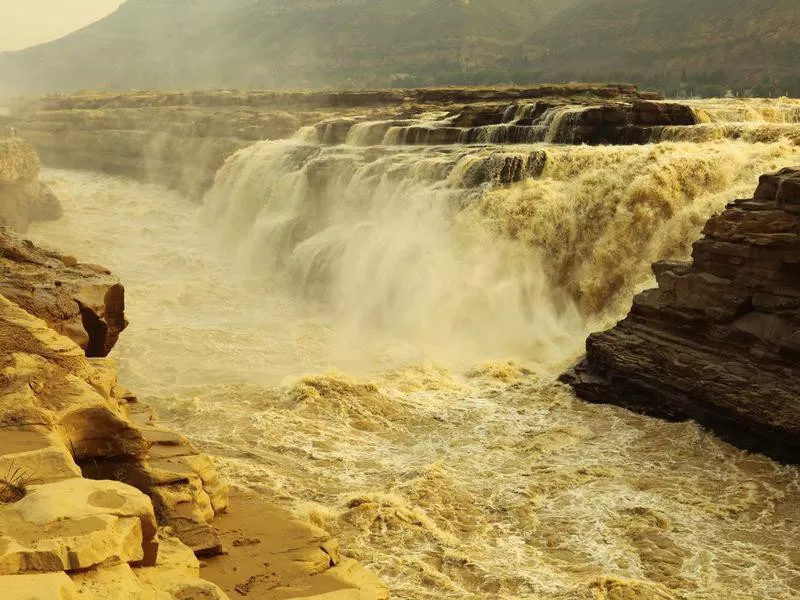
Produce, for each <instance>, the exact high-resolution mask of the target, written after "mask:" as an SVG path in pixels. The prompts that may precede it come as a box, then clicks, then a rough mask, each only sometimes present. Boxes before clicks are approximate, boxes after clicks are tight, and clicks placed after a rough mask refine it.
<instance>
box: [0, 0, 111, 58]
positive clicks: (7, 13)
mask: <svg viewBox="0 0 800 600" xmlns="http://www.w3.org/2000/svg"><path fill="white" fill-rule="evenodd" d="M122 2H123V0H0V50H17V49H19V48H26V47H27V46H33V45H35V44H40V43H42V42H47V41H50V40H54V39H56V38H59V37H61V36H63V35H66V34H68V33H71V32H73V31H75V30H76V29H80V28H81V27H83V26H84V25H88V24H89V23H91V22H92V21H96V20H97V19H99V18H101V17H104V16H106V15H107V14H109V13H111V12H114V10H115V9H116V8H117V7H118V6H119V5H120V4H122Z"/></svg>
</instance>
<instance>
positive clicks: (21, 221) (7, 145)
mask: <svg viewBox="0 0 800 600" xmlns="http://www.w3.org/2000/svg"><path fill="white" fill-rule="evenodd" d="M38 176H39V156H38V155H37V154H36V150H34V149H33V146H31V145H30V144H29V143H28V142H26V141H24V140H22V139H20V138H18V137H2V136H0V225H6V226H10V227H13V228H14V229H16V230H17V231H25V230H26V229H27V228H28V225H29V224H30V223H31V222H32V221H43V220H48V219H57V218H59V217H60V216H61V204H60V203H59V202H58V199H57V198H56V197H55V195H54V194H53V192H52V191H51V190H50V188H48V187H47V186H46V185H45V184H43V183H41V182H39V181H37V180H36V178H37V177H38Z"/></svg>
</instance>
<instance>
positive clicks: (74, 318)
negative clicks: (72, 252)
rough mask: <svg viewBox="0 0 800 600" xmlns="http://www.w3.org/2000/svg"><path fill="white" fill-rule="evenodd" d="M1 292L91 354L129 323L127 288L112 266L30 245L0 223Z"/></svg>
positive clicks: (104, 348)
mask: <svg viewBox="0 0 800 600" xmlns="http://www.w3.org/2000/svg"><path fill="white" fill-rule="evenodd" d="M0 272H1V273H2V279H0V294H2V295H3V296H5V297H6V298H8V299H9V300H11V301H12V302H15V303H16V304H18V305H19V306H21V307H22V308H24V309H25V310H26V311H28V312H29V313H31V314H32V315H35V316H37V317H39V318H40V319H43V320H44V321H46V322H47V324H48V325H50V327H52V328H53V329H55V330H56V331H57V332H59V333H61V334H62V335H65V336H67V337H69V338H70V339H71V340H72V341H73V342H75V343H76V344H78V345H79V346H80V347H81V348H83V350H84V351H85V353H86V355H87V356H89V357H102V356H106V355H108V353H109V352H110V351H111V348H112V347H113V346H114V344H115V343H116V341H117V338H118V337H119V334H120V333H121V332H122V330H124V329H125V327H126V326H127V321H126V320H125V290H124V288H123V287H122V285H121V284H120V283H119V281H118V280H117V278H116V277H114V276H113V275H112V274H111V273H110V271H108V270H106V269H105V268H103V267H99V266H96V265H86V264H81V263H78V261H77V260H76V259H75V258H74V257H72V256H63V255H61V254H59V253H57V252H54V251H51V250H44V249H41V248H38V247H36V246H34V245H33V244H32V243H31V242H29V241H27V240H25V239H23V238H22V237H20V236H19V235H17V234H15V233H14V232H12V231H11V230H9V229H8V228H0Z"/></svg>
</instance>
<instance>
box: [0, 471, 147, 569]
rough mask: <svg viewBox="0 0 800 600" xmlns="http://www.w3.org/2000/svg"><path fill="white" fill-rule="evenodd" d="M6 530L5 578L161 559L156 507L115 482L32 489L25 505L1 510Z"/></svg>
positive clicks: (0, 546) (0, 553)
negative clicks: (156, 542) (156, 546)
mask: <svg viewBox="0 0 800 600" xmlns="http://www.w3.org/2000/svg"><path fill="white" fill-rule="evenodd" d="M0 531H2V532H4V533H3V535H2V537H0V573H1V574H4V575H13V574H19V573H26V572H32V571H40V572H52V571H72V570H77V569H87V568H90V567H94V566H97V565H115V564H122V563H132V562H144V563H145V564H152V563H153V562H154V561H155V555H154V554H155V553H154V539H155V535H156V521H155V515H154V514H153V508H152V505H151V504H150V501H149V499H148V498H147V496H145V495H144V494H142V493H141V492H139V491H138V490H135V489H133V488H131V487H130V486H126V485H124V484H121V483H119V482H115V481H92V480H88V479H81V478H73V479H68V480H65V481H61V482H58V483H50V484H46V485H41V486H29V487H28V488H27V489H26V495H25V497H24V498H23V499H21V500H20V501H19V502H16V503H13V504H7V505H3V506H0Z"/></svg>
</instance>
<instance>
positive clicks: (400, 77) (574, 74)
mask: <svg viewBox="0 0 800 600" xmlns="http://www.w3.org/2000/svg"><path fill="white" fill-rule="evenodd" d="M797 2H798V0H735V1H731V0H669V2H666V1H664V0H128V1H127V2H125V4H123V5H122V6H121V7H120V8H119V10H117V11H116V12H115V13H114V14H112V15H110V16H108V17H106V18H105V19H102V20H100V21H98V22H97V23H94V24H92V25H90V26H88V27H86V28H84V29H82V30H80V31H77V32H75V33H73V34H71V35H69V36H67V37H64V38H62V39H60V40H56V41H53V42H50V43H47V44H43V45H41V46H36V47H33V48H29V49H26V50H22V51H18V52H9V53H4V54H0V93H2V92H6V93H8V92H29V93H30V92H36V93H41V92H48V91H59V90H60V91H72V90H76V89H82V88H92V89H94V88H98V87H108V88H111V89H123V90H124V89H131V88H162V89H163V88H195V87H198V88H210V87H240V88H309V87H312V88H313V87H324V86H330V87H387V86H424V85H442V84H455V83H527V82H536V81H544V80H566V79H575V80H603V79H610V78H613V79H616V80H628V81H634V82H638V83H646V84H649V85H653V86H656V87H661V88H668V87H670V86H671V87H672V88H673V89H679V88H684V89H686V90H687V91H688V90H689V88H691V87H692V86H698V87H701V86H711V85H713V86H717V87H718V88H720V89H724V88H727V87H750V88H753V87H758V86H762V87H765V88H767V87H768V88H769V89H770V90H771V89H773V88H775V89H779V88H781V87H782V86H783V87H790V88H792V89H795V88H794V87H793V86H796V88H797V93H800V64H798V62H797V57H798V56H800V45H799V44H800V40H799V39H798V37H799V36H798V35H797V31H800V10H798V6H797Z"/></svg>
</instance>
